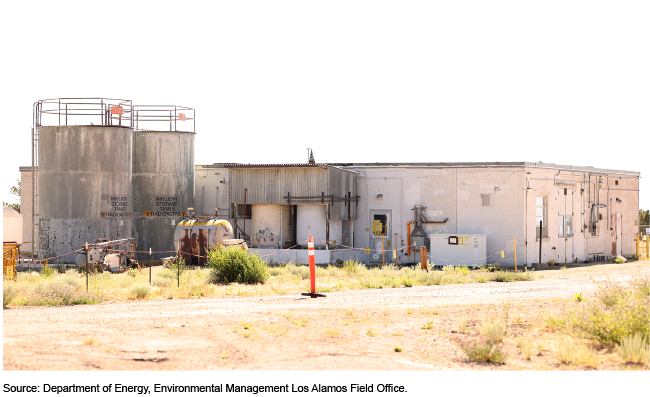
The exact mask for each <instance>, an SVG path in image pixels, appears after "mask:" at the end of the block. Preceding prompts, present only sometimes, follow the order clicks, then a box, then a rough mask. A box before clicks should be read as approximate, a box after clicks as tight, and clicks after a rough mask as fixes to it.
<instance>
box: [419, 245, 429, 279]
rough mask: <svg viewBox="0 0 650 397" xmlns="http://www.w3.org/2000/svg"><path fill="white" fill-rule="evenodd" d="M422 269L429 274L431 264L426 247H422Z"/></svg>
mask: <svg viewBox="0 0 650 397" xmlns="http://www.w3.org/2000/svg"><path fill="white" fill-rule="evenodd" d="M420 267H421V268H422V269H424V270H426V271H427V273H428V272H429V264H428V263H427V247H425V246H424V245H423V246H422V247H420Z"/></svg>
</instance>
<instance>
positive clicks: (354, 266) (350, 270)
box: [343, 259, 359, 275]
mask: <svg viewBox="0 0 650 397" xmlns="http://www.w3.org/2000/svg"><path fill="white" fill-rule="evenodd" d="M343 270H345V272H346V273H347V274H348V275H351V274H355V273H356V272H357V271H358V270H359V262H357V261H355V260H352V259H348V260H347V261H345V262H344V263H343Z"/></svg>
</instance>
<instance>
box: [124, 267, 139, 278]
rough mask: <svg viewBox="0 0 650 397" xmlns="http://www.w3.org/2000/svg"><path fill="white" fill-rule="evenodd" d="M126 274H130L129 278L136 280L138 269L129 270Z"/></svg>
mask: <svg viewBox="0 0 650 397" xmlns="http://www.w3.org/2000/svg"><path fill="white" fill-rule="evenodd" d="M126 274H128V275H129V276H131V277H134V278H135V277H137V276H138V269H133V268H131V269H129V270H127V271H126Z"/></svg>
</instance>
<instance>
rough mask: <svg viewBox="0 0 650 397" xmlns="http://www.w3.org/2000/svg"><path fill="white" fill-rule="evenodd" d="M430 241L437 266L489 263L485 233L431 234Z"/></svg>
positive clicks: (432, 259)
mask: <svg viewBox="0 0 650 397" xmlns="http://www.w3.org/2000/svg"><path fill="white" fill-rule="evenodd" d="M429 241H430V247H431V250H430V251H431V262H432V263H434V264H435V265H436V266H445V265H453V266H485V265H486V264H487V259H486V254H485V253H486V248H485V247H486V244H485V242H486V240H485V234H430V235H429ZM442 259H445V260H442Z"/></svg>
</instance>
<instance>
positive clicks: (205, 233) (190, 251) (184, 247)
mask: <svg viewBox="0 0 650 397" xmlns="http://www.w3.org/2000/svg"><path fill="white" fill-rule="evenodd" d="M232 238H233V233H232V226H231V225H230V222H228V221H226V220H216V219H210V220H196V219H186V220H183V221H181V222H180V223H179V224H178V226H176V231H175V233H174V247H175V250H176V251H177V252H178V253H179V255H180V256H182V257H183V259H185V263H186V264H191V263H192V261H194V262H195V263H198V264H199V265H205V264H207V262H208V261H207V250H208V249H210V248H213V247H216V246H217V244H223V243H224V241H225V240H231V239H232Z"/></svg>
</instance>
